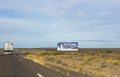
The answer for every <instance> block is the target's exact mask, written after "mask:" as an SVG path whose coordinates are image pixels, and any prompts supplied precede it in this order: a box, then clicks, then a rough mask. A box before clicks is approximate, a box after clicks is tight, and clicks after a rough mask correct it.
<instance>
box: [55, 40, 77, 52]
mask: <svg viewBox="0 0 120 77" xmlns="http://www.w3.org/2000/svg"><path fill="white" fill-rule="evenodd" d="M57 50H58V51H78V42H59V43H58V44H57Z"/></svg>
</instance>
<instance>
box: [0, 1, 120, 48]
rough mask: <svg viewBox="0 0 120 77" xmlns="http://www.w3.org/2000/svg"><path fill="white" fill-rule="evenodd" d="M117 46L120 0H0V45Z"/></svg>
mask: <svg viewBox="0 0 120 77" xmlns="http://www.w3.org/2000/svg"><path fill="white" fill-rule="evenodd" d="M5 41H10V42H14V47H56V43H58V42H61V41H68V42H72V41H76V42H78V43H79V47H81V48H91V47H92V48H109V47H112V48H118V47H120V0H0V43H1V44H0V47H3V43H4V42H5Z"/></svg>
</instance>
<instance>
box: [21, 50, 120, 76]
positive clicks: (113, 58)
mask: <svg viewBox="0 0 120 77" xmlns="http://www.w3.org/2000/svg"><path fill="white" fill-rule="evenodd" d="M22 51H23V52H26V58H28V59H31V60H33V61H35V62H37V63H40V64H42V65H44V66H47V67H49V68H50V66H58V67H61V68H64V69H68V70H72V71H76V72H80V73H83V74H87V75H89V76H92V77H119V76H120V73H119V72H120V49H79V51H77V52H57V51H56V49H30V50H29V49H26V50H25V49H23V50H22ZM56 70H57V69H56ZM57 71H59V69H58V70H57ZM59 72H61V73H62V71H59Z"/></svg>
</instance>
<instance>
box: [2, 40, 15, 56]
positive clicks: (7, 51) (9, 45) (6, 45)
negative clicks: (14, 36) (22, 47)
mask: <svg viewBox="0 0 120 77" xmlns="http://www.w3.org/2000/svg"><path fill="white" fill-rule="evenodd" d="M12 53H13V43H12V42H5V43H4V54H12Z"/></svg>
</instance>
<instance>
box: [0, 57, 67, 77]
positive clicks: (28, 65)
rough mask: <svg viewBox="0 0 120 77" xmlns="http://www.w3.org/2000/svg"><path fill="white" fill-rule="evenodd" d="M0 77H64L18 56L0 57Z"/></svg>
mask: <svg viewBox="0 0 120 77" xmlns="http://www.w3.org/2000/svg"><path fill="white" fill-rule="evenodd" d="M0 77H65V76H63V75H61V74H60V73H58V72H55V71H53V70H50V69H48V68H46V67H44V66H41V65H38V64H37V63H34V62H32V61H30V60H27V59H24V58H23V57H21V56H18V55H2V56H0Z"/></svg>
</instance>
